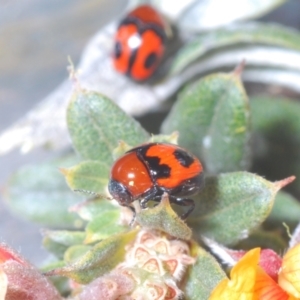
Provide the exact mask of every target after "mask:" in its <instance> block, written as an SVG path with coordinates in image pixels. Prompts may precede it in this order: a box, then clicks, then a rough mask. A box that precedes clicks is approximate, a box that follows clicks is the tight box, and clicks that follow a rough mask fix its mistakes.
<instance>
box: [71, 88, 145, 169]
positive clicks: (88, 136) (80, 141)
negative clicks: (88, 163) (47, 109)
mask: <svg viewBox="0 0 300 300" xmlns="http://www.w3.org/2000/svg"><path fill="white" fill-rule="evenodd" d="M67 123H68V128H69V131H70V134H71V138H72V141H73V146H74V148H75V149H76V150H77V152H78V153H79V154H80V155H81V156H82V158H84V159H87V160H98V161H101V162H105V163H106V164H107V166H110V165H111V164H112V162H113V159H112V152H113V150H114V148H116V147H117V145H118V143H119V141H121V140H122V141H125V142H126V143H127V144H129V145H132V146H134V145H137V144H141V143H143V142H145V141H146V140H147V139H148V138H149V135H148V133H147V132H146V131H145V130H144V129H143V128H142V127H141V125H140V124H139V123H138V122H136V121H135V120H134V119H133V118H131V117H130V116H128V115H127V114H126V113H125V112H124V111H122V110H121V109H120V108H119V107H118V106H117V105H116V104H115V103H114V102H112V101H111V100H110V99H108V98H107V97H105V96H103V95H101V94H99V93H97V92H92V91H86V90H81V89H77V90H76V91H75V92H74V93H73V95H72V98H71V102H70V105H69V107H68V111H67Z"/></svg>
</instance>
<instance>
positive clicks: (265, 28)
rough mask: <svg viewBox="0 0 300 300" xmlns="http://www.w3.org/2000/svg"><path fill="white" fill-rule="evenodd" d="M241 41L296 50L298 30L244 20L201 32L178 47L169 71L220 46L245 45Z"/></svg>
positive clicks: (299, 42)
mask: <svg viewBox="0 0 300 300" xmlns="http://www.w3.org/2000/svg"><path fill="white" fill-rule="evenodd" d="M245 44H246V45H253V44H259V45H267V46H276V47H282V48H287V49H291V50H296V51H299V50H300V34H299V32H298V31H296V30H293V29H292V28H288V27H284V26H282V25H278V24H264V23H258V22H251V23H244V24H239V25H238V26H237V25H234V26H229V27H226V28H221V29H218V30H214V31H211V32H207V33H203V34H201V35H198V36H196V37H195V38H194V39H193V40H191V41H190V42H188V43H186V44H185V45H184V46H183V47H182V48H181V49H180V51H179V52H178V54H177V56H176V57H175V59H174V61H173V64H172V67H171V73H172V74H179V73H181V72H182V71H183V69H185V68H186V67H187V66H189V65H191V64H194V63H195V61H196V60H200V59H205V56H206V55H207V54H208V53H210V52H212V51H216V50H220V49H221V50H224V48H225V47H227V48H229V47H233V46H238V47H240V46H241V45H243V46H245ZM222 48H223V49H222ZM247 63H248V59H247Z"/></svg>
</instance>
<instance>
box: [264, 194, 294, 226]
mask: <svg viewBox="0 0 300 300" xmlns="http://www.w3.org/2000/svg"><path fill="white" fill-rule="evenodd" d="M299 222H300V203H299V201H298V200H297V199H296V198H295V197H293V196H292V195H290V194H288V193H286V192H284V191H280V192H279V193H278V194H277V195H276V198H275V203H274V206H273V208H272V210H271V213H270V215H269V216H268V218H267V220H266V222H265V223H266V224H267V225H268V226H274V224H277V226H278V225H279V226H283V223H286V224H288V225H289V226H290V227H291V226H296V225H297V224H298V223H299Z"/></svg>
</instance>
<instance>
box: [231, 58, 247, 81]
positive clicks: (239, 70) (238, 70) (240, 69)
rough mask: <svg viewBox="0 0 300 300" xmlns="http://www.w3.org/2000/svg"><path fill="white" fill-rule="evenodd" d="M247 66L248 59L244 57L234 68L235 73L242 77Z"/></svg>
mask: <svg viewBox="0 0 300 300" xmlns="http://www.w3.org/2000/svg"><path fill="white" fill-rule="evenodd" d="M245 66H246V59H243V60H242V61H241V62H240V63H239V64H238V65H237V66H236V68H235V69H234V70H233V74H234V75H235V76H237V77H241V75H242V73H243V71H244V69H245Z"/></svg>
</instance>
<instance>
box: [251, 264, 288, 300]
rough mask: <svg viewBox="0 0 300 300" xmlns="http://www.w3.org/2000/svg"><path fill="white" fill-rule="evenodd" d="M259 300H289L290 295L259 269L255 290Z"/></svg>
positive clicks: (255, 297) (256, 297)
mask: <svg viewBox="0 0 300 300" xmlns="http://www.w3.org/2000/svg"><path fill="white" fill-rule="evenodd" d="M254 294H255V296H254V298H253V299H255V300H256V299H257V300H288V299H290V298H289V295H288V294H287V293H286V292H285V291H284V290H283V289H282V288H281V287H280V286H279V285H278V284H277V282H275V281H274V280H273V279H272V278H271V277H270V276H269V275H268V274H267V273H266V272H265V271H264V270H263V269H262V268H261V267H257V276H256V282H255V288H254Z"/></svg>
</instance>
